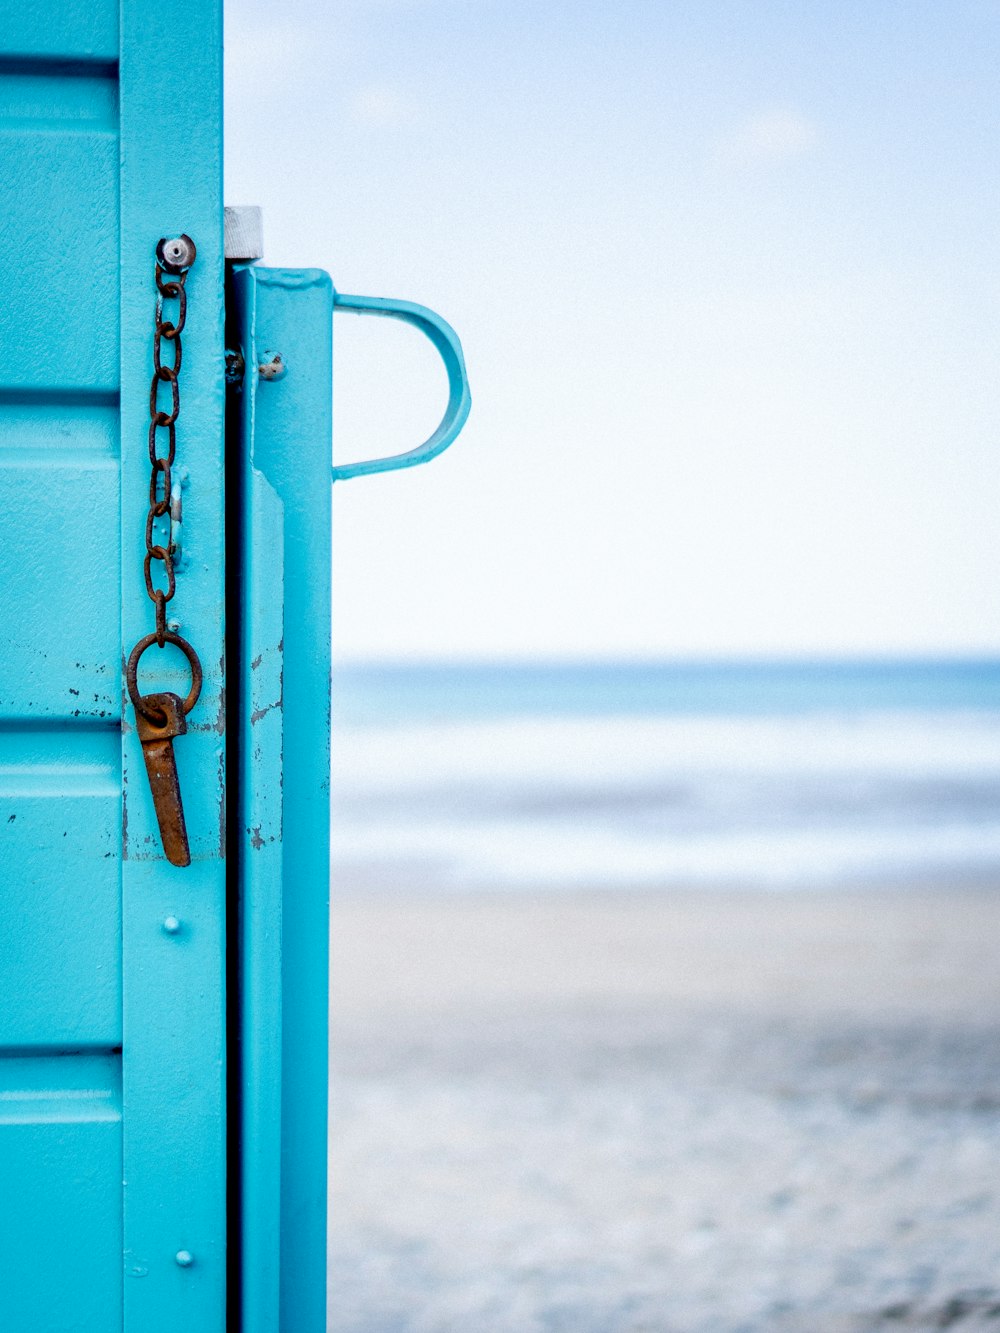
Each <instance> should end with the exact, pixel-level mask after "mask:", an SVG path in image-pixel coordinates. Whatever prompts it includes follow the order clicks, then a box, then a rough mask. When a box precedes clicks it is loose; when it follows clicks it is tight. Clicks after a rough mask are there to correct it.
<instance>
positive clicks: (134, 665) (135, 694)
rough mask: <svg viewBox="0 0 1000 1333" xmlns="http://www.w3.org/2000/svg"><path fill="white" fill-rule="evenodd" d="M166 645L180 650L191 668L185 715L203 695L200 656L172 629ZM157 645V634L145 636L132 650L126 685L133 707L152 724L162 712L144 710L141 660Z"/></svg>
mask: <svg viewBox="0 0 1000 1333" xmlns="http://www.w3.org/2000/svg"><path fill="white" fill-rule="evenodd" d="M163 641H164V643H172V644H173V645H174V647H175V648H179V649H180V650H181V652H182V653H183V654H184V656H185V657H186V658H187V660H188V666H189V667H190V668H191V688H190V690H189V691H188V694H187V698H186V699H185V700H184V702H183V703H182V704H181V708H182V709H183V711H184V712H185V713H190V711H191V709H192V708H193V707H194V706H195V704H196V703H197V702H198V695H199V694H201V662H200V661H199V660H198V654H197V653H196V652H195V650H194V649H193V648H192V647H191V645H190V644H189V643H188V641H187V639H183V638H181V636H180V635H179V634H175V633H174V631H173V630H172V629H168V630H166V631H165V632H164V635H163ZM154 643H156V635H155V634H144V635H143V637H142V638H141V639H140V640H139V642H138V643H137V644H136V645H135V647H134V648H133V649H132V652H131V654H130V655H129V659H128V665H127V666H126V668H125V683H126V685H127V686H128V697H129V698H130V699H131V700H132V704H133V706H134V707H135V708H136V709H138V711H139V712H140V713H141V714H142V715H143V717H148V718H149V720H150V721H151V722H156V720H157V718H158V717H159V716H160V710H159V709H157V708H144V707H143V698H142V695H141V694H140V693H139V682H138V680H137V676H138V674H139V658H140V657H142V655H143V653H144V652H145V651H146V649H147V648H150V647H152V645H153V644H154Z"/></svg>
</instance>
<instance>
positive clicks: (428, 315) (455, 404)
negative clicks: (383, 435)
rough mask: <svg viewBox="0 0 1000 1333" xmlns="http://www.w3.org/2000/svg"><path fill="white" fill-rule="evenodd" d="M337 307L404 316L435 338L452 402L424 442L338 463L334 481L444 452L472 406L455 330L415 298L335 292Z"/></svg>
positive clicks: (411, 463) (359, 312)
mask: <svg viewBox="0 0 1000 1333" xmlns="http://www.w3.org/2000/svg"><path fill="white" fill-rule="evenodd" d="M333 308H334V311H335V312H336V311H337V310H344V311H347V312H348V313H350V314H354V315H382V316H386V317H388V318H389V319H401V320H403V322H404V323H406V324H412V325H413V326H414V328H417V329H419V330H420V332H421V333H423V334H424V335H425V336H426V337H428V338H429V339H430V340H431V342H432V343H433V344H434V346H435V347H436V348H437V350H438V354H439V355H440V357H441V360H442V361H443V362H444V366H445V370H446V371H447V373H448V405H447V407H446V408H445V410H444V416H443V417H442V418H441V423H440V425H439V426H438V428H437V430H436V431H434V433H433V435H431V436H430V437H429V438H428V439H426V440H425V441H424V442H423V444H419V445H417V447H416V448H415V449H408V450H406V451H405V452H404V453H401V454H390V455H389V457H388V458H370V459H364V460H363V461H362V462H360V463H335V464H334V465H333V468H332V470H331V477H332V480H333V481H346V480H347V479H348V478H349V477H365V476H370V475H371V474H372V473H375V472H395V471H396V469H397V468H404V467H415V466H416V465H417V464H418V463H426V462H428V461H429V460H430V459H431V458H434V457H435V456H436V455H437V454H440V453H442V452H443V451H444V450H445V449H447V448H448V446H449V444H451V443H452V442H453V441H454V440H455V438H456V436H457V435H458V433H459V431H460V430H461V429H462V427H463V426H464V425H465V421H466V418H467V417H468V415H469V408H470V407H471V405H472V395H471V394H470V392H469V377H468V375H467V374H466V370H465V358H464V356H463V355H462V344H461V343H460V342H459V339H458V334H457V333H456V332H455V330H454V329H453V328H452V327H451V325H450V324H449V323H448V322H447V321H446V320H443V319H442V318H441V316H440V315H436V314H435V313H434V311H433V310H428V309H427V307H426V306H422V305H414V304H413V302H412V301H393V300H385V299H383V298H380V297H377V296H347V295H345V294H344V293H342V292H334V294H333Z"/></svg>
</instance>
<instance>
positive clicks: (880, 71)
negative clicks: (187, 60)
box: [226, 0, 1000, 660]
mask: <svg viewBox="0 0 1000 1333" xmlns="http://www.w3.org/2000/svg"><path fill="white" fill-rule="evenodd" d="M998 64H1000V3H993V2H989V0H948V3H947V4H945V3H941V0H908V2H902V0H825V2H824V3H823V4H807V3H803V2H801V0H800V2H799V3H791V0H786V2H785V3H781V2H780V0H677V2H676V3H670V2H669V0H661V2H660V3H655V2H654V0H616V3H608V2H607V0H601V2H600V3H594V2H593V0H575V2H574V3H569V2H568V0H559V2H558V3H545V2H544V0H535V3H521V2H520V0H513V2H512V0H504V2H501V0H343V3H319V2H318V0H286V2H285V3H284V4H283V5H281V6H275V5H274V4H273V3H269V4H266V5H265V4H262V3H258V2H257V0H230V2H229V3H227V5H226V80H227V83H226V202H227V203H229V204H259V205H261V206H262V208H263V212H264V231H265V259H264V262H265V263H266V264H269V265H273V266H290V267H311V266H317V267H321V268H325V269H327V270H328V271H329V272H330V273H331V275H332V276H333V280H334V284H335V285H336V286H337V287H338V288H339V289H341V290H343V291H346V292H355V293H363V294H366V295H375V296H395V297H402V298H405V299H409V300H415V301H419V302H421V303H422V304H425V305H429V306H431V307H433V308H434V309H435V310H438V311H439V312H440V313H441V314H442V315H444V316H445V318H447V319H448V320H449V321H450V322H451V323H452V324H453V325H454V327H455V328H456V329H457V330H458V332H459V334H460V335H461V337H462V341H463V344H464V347H465V353H466V359H467V363H468V368H469V375H470V380H471V384H472V396H473V406H472V414H471V417H470V419H469V423H468V425H467V427H466V429H465V431H464V432H463V434H462V436H461V437H460V438H459V440H458V441H457V442H456V443H455V444H454V445H453V446H452V449H451V450H450V451H449V452H448V453H446V454H444V455H442V456H441V457H440V458H438V459H437V460H435V461H434V462H432V463H430V464H429V465H428V466H426V467H423V468H417V469H413V470H412V471H405V472H400V473H397V474H394V475H387V476H381V477H378V476H377V477H367V478H359V479H356V480H352V481H348V482H344V483H340V484H338V485H337V486H336V488H335V492H334V497H333V500H334V503H333V522H334V646H335V654H336V656H337V657H338V658H340V659H341V660H344V659H370V658H385V657H389V658H409V659H463V658H472V659H482V658H494V657H501V658H512V659H552V658H561V659H565V658H574V657H586V658H675V657H713V658H715V657H731V656H742V655H748V654H749V655H755V656H786V655H791V656H818V655H852V656H853V655H870V654H876V655H887V654H966V653H977V654H978V653H997V652H1000V615H998V598H997V586H998V566H1000V560H998V557H1000V449H998V427H1000V373H998V371H1000V225H998V220H1000V212H998V204H1000V197H998V195H1000V184H998V183H1000V133H998V131H1000V123H998V122H1000V114H998V112H1000V92H998V80H997V68H998ZM334 344H335V351H334V362H335V376H334V380H335V383H334V436H335V438H334V442H333V449H334V454H335V456H336V458H337V459H338V460H339V461H347V460H349V459H353V458H356V457H361V456H374V455H377V454H383V453H387V452H393V451H396V450H399V449H403V448H407V447H411V446H412V445H414V444H416V443H418V442H419V441H420V440H422V439H423V438H425V437H426V436H427V435H429V434H430V432H431V430H432V429H433V427H434V426H435V424H436V422H437V419H438V417H439V416H440V413H441V411H442V409H443V404H444V398H445V387H444V376H443V372H442V371H441V369H440V368H439V365H438V363H437V360H436V354H435V353H434V351H433V349H432V348H431V346H430V344H429V343H427V342H426V341H425V340H424V339H422V338H421V337H420V335H419V334H418V333H416V332H414V331H412V330H409V329H407V328H406V327H404V326H397V325H396V324H395V323H394V322H390V321H384V320H367V321H365V320H358V319H354V318H350V319H349V318H347V317H339V318H338V319H337V320H335V332H334Z"/></svg>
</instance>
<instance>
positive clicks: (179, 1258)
mask: <svg viewBox="0 0 1000 1333" xmlns="http://www.w3.org/2000/svg"><path fill="white" fill-rule="evenodd" d="M174 1261H175V1263H176V1264H177V1267H178V1268H190V1267H191V1265H192V1264H193V1263H194V1255H193V1254H192V1253H191V1251H190V1250H178V1251H177V1253H176V1254H175V1255H174Z"/></svg>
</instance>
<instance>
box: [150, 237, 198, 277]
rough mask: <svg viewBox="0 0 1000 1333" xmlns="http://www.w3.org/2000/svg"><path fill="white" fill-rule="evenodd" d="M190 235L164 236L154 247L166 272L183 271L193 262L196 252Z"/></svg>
mask: <svg viewBox="0 0 1000 1333" xmlns="http://www.w3.org/2000/svg"><path fill="white" fill-rule="evenodd" d="M196 253H197V252H196V250H195V245H194V241H192V239H191V237H190V236H187V235H181V236H164V237H163V239H162V240H161V241H160V243H159V245H158V246H157V247H156V257H157V259H158V260H159V261H160V263H161V264H162V265H163V267H164V268H165V269H166V270H167V272H168V273H183V272H184V270H185V269H188V268H190V267H191V265H192V264H193V263H194V257H195V254H196Z"/></svg>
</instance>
